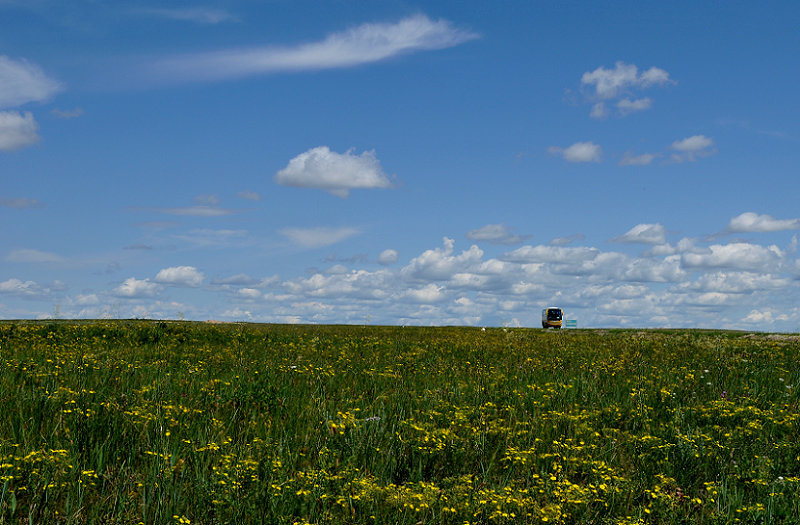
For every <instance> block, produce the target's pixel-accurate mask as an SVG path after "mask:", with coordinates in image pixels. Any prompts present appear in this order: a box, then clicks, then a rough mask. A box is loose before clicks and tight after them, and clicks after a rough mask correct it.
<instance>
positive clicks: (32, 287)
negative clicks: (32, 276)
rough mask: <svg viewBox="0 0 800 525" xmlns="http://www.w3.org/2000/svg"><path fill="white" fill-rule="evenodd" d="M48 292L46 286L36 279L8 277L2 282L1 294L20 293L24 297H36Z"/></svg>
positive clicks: (0, 284) (0, 285)
mask: <svg viewBox="0 0 800 525" xmlns="http://www.w3.org/2000/svg"><path fill="white" fill-rule="evenodd" d="M46 292H47V289H46V288H45V287H44V286H41V285H39V284H37V283H36V282H35V281H22V280H20V279H8V280H6V281H3V282H0V294H9V295H18V296H23V297H34V296H39V295H43V294H45V293H46Z"/></svg>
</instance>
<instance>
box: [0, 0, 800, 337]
mask: <svg viewBox="0 0 800 525" xmlns="http://www.w3.org/2000/svg"><path fill="white" fill-rule="evenodd" d="M799 24H800V4H796V3H794V2H776V1H773V2H769V1H768V2H761V3H750V2H723V3H718V2H713V3H712V2H668V3H667V2H652V1H644V2H641V1H636V2H634V1H624V2H616V3H613V4H612V5H610V6H609V5H607V4H605V3H603V4H600V3H597V2H576V1H573V2H529V1H509V2H502V3H492V4H490V3H485V2H424V3H412V2H407V1H380V2H366V1H360V2H356V1H337V2H333V1H330V2H307V1H294V0H293V1H288V0H286V1H283V0H276V1H270V2H255V1H229V2H215V3H194V2H183V1H176V2H170V3H169V4H164V3H158V2H152V3H148V2H140V1H121V2H106V1H93V2H86V1H76V2H69V3H63V2H55V1H50V0H27V1H25V2H22V1H15V0H0V181H2V184H1V185H0V221H2V229H1V230H0V318H5V319H16V318H47V317H54V316H58V317H64V318H87V317H88V318H97V317H122V318H128V317H147V318H170V319H177V318H186V319H196V320H204V319H218V320H229V321H258V322H309V323H375V324H422V325H430V324H434V325H443V324H448V325H450V324H454V325H476V326H485V325H509V326H537V325H538V324H539V322H540V321H539V316H540V312H541V309H542V308H543V307H545V306H549V305H557V306H561V307H563V308H565V310H566V312H567V317H569V318H573V319H577V320H578V324H579V326H588V327H617V326H622V327H625V326H634V327H707V328H734V329H743V330H770V331H791V332H796V331H800V301H799V300H798V299H800V259H799V258H798V253H797V248H798V232H799V231H800V206H798V202H800V184H798V166H799V165H800V162H799V161H800V104H798V102H797V95H796V93H795V92H796V90H797V85H798V83H799V82H798V81H799V80H800V69H798V67H797V66H796V62H797V58H796V57H797V54H798V51H800V31H798V30H797V28H798V27H799Z"/></svg>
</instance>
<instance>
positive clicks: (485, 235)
mask: <svg viewBox="0 0 800 525" xmlns="http://www.w3.org/2000/svg"><path fill="white" fill-rule="evenodd" d="M528 238H530V235H517V234H515V233H511V230H510V229H509V227H508V226H506V225H505V224H487V225H486V226H483V227H481V228H478V229H476V230H470V231H468V232H467V239H470V240H473V241H486V242H488V243H491V244H520V243H522V242H524V241H525V240H526V239H528Z"/></svg>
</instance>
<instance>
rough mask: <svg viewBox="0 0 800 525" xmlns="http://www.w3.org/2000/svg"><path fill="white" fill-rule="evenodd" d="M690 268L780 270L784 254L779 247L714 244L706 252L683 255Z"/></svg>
mask: <svg viewBox="0 0 800 525" xmlns="http://www.w3.org/2000/svg"><path fill="white" fill-rule="evenodd" d="M681 258H682V259H681V260H682V263H683V265H684V266H686V267H689V268H708V269H717V268H729V269H737V270H747V271H753V272H764V271H767V272H769V271H772V270H776V269H778V268H779V266H780V263H781V260H782V259H783V258H784V256H783V253H782V252H781V250H780V248H778V247H777V246H774V245H773V246H761V245H759V244H750V243H744V242H734V243H730V244H714V245H711V246H709V247H708V249H707V250H705V251H700V252H695V253H685V254H682V255H681Z"/></svg>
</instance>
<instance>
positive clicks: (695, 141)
mask: <svg viewBox="0 0 800 525" xmlns="http://www.w3.org/2000/svg"><path fill="white" fill-rule="evenodd" d="M713 145H714V141H713V140H712V139H710V138H708V137H706V136H705V135H692V136H691V137H686V138H685V139H682V140H676V141H675V142H673V143H672V149H674V150H677V151H684V152H697V151H700V150H703V149H706V148H710V147H711V146H713Z"/></svg>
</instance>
